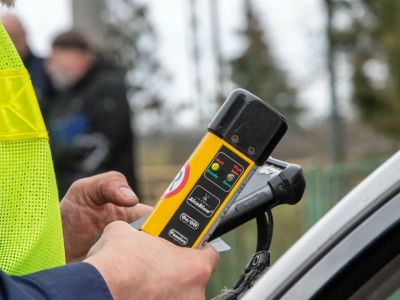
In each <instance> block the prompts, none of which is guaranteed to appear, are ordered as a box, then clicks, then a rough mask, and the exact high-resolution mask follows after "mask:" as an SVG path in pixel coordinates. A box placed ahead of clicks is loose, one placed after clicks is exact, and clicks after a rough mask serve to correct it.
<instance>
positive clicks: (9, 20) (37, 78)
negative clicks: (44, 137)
mask: <svg viewBox="0 0 400 300" xmlns="http://www.w3.org/2000/svg"><path fill="white" fill-rule="evenodd" d="M1 21H2V23H3V26H4V27H5V29H6V31H7V33H8V35H9V36H10V38H11V40H12V42H13V43H14V45H15V48H16V49H17V51H18V54H19V56H20V57H21V59H22V62H23V63H24V65H25V68H26V69H27V70H28V72H29V74H30V75H31V80H32V84H33V88H34V89H35V93H36V97H37V98H38V101H39V105H40V109H41V111H42V114H43V117H44V119H45V121H46V119H47V113H48V109H49V103H50V102H51V101H52V99H53V97H54V95H55V91H54V88H53V85H52V83H51V80H50V77H49V75H48V74H47V72H46V70H45V68H44V58H42V57H39V56H36V55H35V54H34V53H33V52H32V50H31V48H30V47H29V45H28V41H27V34H26V30H25V27H24V26H23V24H22V22H21V20H20V19H19V18H18V17H17V16H16V15H14V14H11V13H7V14H5V15H3V16H2V17H1Z"/></svg>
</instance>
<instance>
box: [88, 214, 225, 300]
mask: <svg viewBox="0 0 400 300" xmlns="http://www.w3.org/2000/svg"><path fill="white" fill-rule="evenodd" d="M218 261H219V254H218V252H217V251H215V249H214V248H212V247H211V246H210V245H209V244H206V245H205V246H204V247H203V248H202V249H190V248H183V247H179V246H175V245H174V244H172V243H170V242H168V241H166V240H164V239H162V238H159V237H153V236H150V235H148V234H147V233H144V232H139V231H137V230H135V229H134V228H132V227H131V226H129V224H126V223H124V222H113V223H111V224H109V225H108V226H107V227H106V228H105V230H104V232H103V235H102V237H101V238H100V240H99V241H98V242H97V243H96V245H95V246H94V247H93V248H92V249H91V250H90V252H89V253H88V258H87V259H86V260H85V261H84V262H87V263H90V264H91V265H93V266H94V267H95V268H96V269H97V270H98V271H99V272H100V274H101V275H102V277H103V278H104V280H105V281H106V283H107V286H108V288H109V290H110V292H111V294H112V296H113V299H115V300H119V299H122V300H130V299H146V300H147V299H149V300H150V299H152V300H156V299H174V300H180V299H184V300H187V299H191V300H197V299H204V298H205V289H206V285H207V282H208V280H209V278H210V276H211V274H212V272H213V271H214V270H215V269H216V267H217V265H218Z"/></svg>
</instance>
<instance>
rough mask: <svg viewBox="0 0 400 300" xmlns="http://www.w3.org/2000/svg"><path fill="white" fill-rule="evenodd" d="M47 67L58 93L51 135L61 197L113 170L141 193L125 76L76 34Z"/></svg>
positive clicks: (60, 42) (57, 45) (61, 43)
mask: <svg viewBox="0 0 400 300" xmlns="http://www.w3.org/2000/svg"><path fill="white" fill-rule="evenodd" d="M46 67H47V70H48V72H49V74H50V77H51V80H52V82H53V84H54V86H55V87H56V89H57V90H58V95H57V97H56V99H55V101H54V103H53V104H52V106H51V110H50V113H49V118H48V121H49V122H48V129H49V132H50V144H51V148H52V154H53V159H54V166H55V171H56V175H57V179H58V186H59V190H60V195H63V194H64V193H65V192H66V191H67V189H68V188H69V186H70V185H71V184H72V183H73V182H74V181H75V180H77V179H80V178H83V177H87V176H91V175H95V174H99V173H102V172H105V171H109V170H113V171H118V172H120V173H122V174H124V175H125V177H126V179H127V181H128V183H129V185H130V186H131V187H132V188H133V190H135V191H137V190H138V187H137V183H136V177H135V174H134V171H135V168H134V153H133V152H134V147H133V146H134V135H133V132H132V129H131V119H130V107H129V104H128V100H127V96H126V87H125V81H124V76H123V74H122V73H121V72H120V71H119V70H118V69H117V68H116V67H115V66H113V65H111V64H110V63H108V62H107V61H106V60H105V59H104V57H103V56H102V55H100V54H99V53H98V52H97V51H96V50H95V49H94V47H93V46H92V44H91V43H90V41H89V40H88V38H87V37H86V36H85V35H84V34H83V33H82V32H80V31H77V30H71V31H67V32H64V33H62V34H60V35H58V36H57V37H56V38H55V39H54V41H53V43H52V53H51V55H50V57H49V59H48V61H47V63H46Z"/></svg>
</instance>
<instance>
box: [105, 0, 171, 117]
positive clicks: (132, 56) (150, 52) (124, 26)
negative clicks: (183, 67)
mask: <svg viewBox="0 0 400 300" xmlns="http://www.w3.org/2000/svg"><path fill="white" fill-rule="evenodd" d="M102 2H103V7H104V9H103V14H102V18H103V20H104V23H105V26H106V38H107V48H108V49H107V50H108V51H107V52H108V53H109V54H110V56H111V58H112V59H113V60H114V61H115V62H116V63H117V64H118V65H119V66H120V67H121V68H122V69H123V70H124V71H125V73H126V81H127V84H128V87H129V89H130V94H131V95H132V97H130V98H131V100H133V104H134V105H135V108H136V109H139V108H145V109H160V106H161V100H160V99H161V96H160V94H161V91H160V88H161V87H162V84H163V83H166V82H168V81H169V79H170V78H169V75H168V74H167V72H166V71H165V69H164V68H163V66H162V64H161V63H160V61H159V59H158V58H157V56H156V54H155V52H154V49H156V48H157V35H156V32H155V31H154V28H153V25H152V22H151V21H150V18H149V13H148V8H147V4H144V3H142V2H141V1H135V0H102Z"/></svg>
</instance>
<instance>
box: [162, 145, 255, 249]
mask: <svg viewBox="0 0 400 300" xmlns="http://www.w3.org/2000/svg"><path fill="white" fill-rule="evenodd" d="M248 166H249V163H248V162H246V161H245V160H244V159H242V158H241V157H240V156H239V155H237V154H235V153H234V152H233V151H231V150H229V149H228V148H227V147H225V146H223V147H221V149H220V151H219V152H218V154H217V155H216V156H215V157H214V159H213V160H212V161H211V163H210V164H209V165H208V167H207V168H206V170H204V173H203V175H202V176H201V177H200V178H199V180H198V181H197V182H196V184H195V185H194V187H193V189H192V190H191V191H190V192H189V194H188V195H187V196H186V198H185V201H183V202H182V204H181V205H180V207H179V208H178V210H177V211H176V213H175V215H174V216H173V217H172V218H171V220H170V221H169V223H168V224H167V225H166V226H165V228H164V229H163V231H162V232H161V234H160V236H161V237H163V238H165V239H167V240H169V241H171V242H173V243H174V244H176V245H179V246H186V247H191V246H193V244H194V243H195V242H196V240H197V239H198V238H199V236H200V235H201V233H202V232H203V231H204V229H205V227H206V226H207V225H208V223H209V222H210V221H211V220H212V218H213V216H214V214H215V212H216V211H217V210H218V208H220V207H221V205H224V204H225V201H229V199H227V196H228V195H229V193H230V192H231V191H232V189H233V188H234V187H235V185H236V184H237V182H238V181H239V179H240V178H241V176H242V174H243V172H244V171H245V170H246V168H247V167H248Z"/></svg>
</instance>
